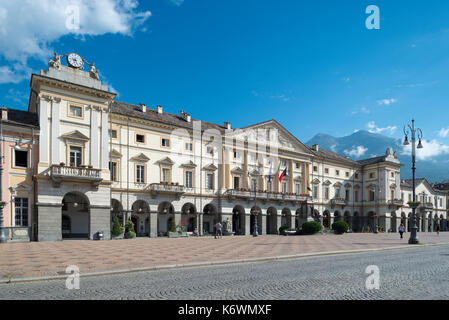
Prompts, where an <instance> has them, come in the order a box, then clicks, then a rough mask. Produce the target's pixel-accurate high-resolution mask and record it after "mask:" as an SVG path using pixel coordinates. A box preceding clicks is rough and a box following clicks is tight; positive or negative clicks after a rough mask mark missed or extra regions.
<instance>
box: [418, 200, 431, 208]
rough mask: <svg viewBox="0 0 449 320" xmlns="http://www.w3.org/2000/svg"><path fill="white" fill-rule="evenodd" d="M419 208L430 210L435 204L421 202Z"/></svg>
mask: <svg viewBox="0 0 449 320" xmlns="http://www.w3.org/2000/svg"><path fill="white" fill-rule="evenodd" d="M418 208H419V209H421V210H430V209H433V203H432V202H421V203H420V205H419V207H418Z"/></svg>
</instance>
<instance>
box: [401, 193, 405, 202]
mask: <svg viewBox="0 0 449 320" xmlns="http://www.w3.org/2000/svg"><path fill="white" fill-rule="evenodd" d="M401 200H404V192H401Z"/></svg>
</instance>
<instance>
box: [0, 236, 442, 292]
mask: <svg viewBox="0 0 449 320" xmlns="http://www.w3.org/2000/svg"><path fill="white" fill-rule="evenodd" d="M444 245H449V243H448V242H441V243H432V244H419V245H406V246H395V247H388V248H374V249H354V250H340V251H324V252H310V253H301V254H294V255H283V256H272V257H261V258H246V259H233V260H219V261H204V262H192V263H185V264H169V265H158V266H149V267H140V268H129V269H118V270H107V271H97V272H89V273H80V275H79V276H80V278H81V277H83V278H84V277H86V278H87V277H95V276H106V275H115V274H124V273H134V272H144V271H158V270H169V269H182V268H193V267H210V266H220V265H232V264H241V263H257V262H268V261H277V260H294V259H301V258H309V257H320V256H329V255H340V254H341V255H342V254H357V253H369V252H377V251H387V250H398V249H417V248H423V247H435V246H444ZM68 276H69V274H65V275H50V276H41V277H27V278H16V279H0V285H3V284H11V283H20V282H36V281H50V280H62V279H67V277H68Z"/></svg>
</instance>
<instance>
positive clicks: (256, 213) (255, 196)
mask: <svg viewBox="0 0 449 320" xmlns="http://www.w3.org/2000/svg"><path fill="white" fill-rule="evenodd" d="M248 175H250V174H248ZM251 176H253V177H256V179H255V180H254V184H253V187H254V208H253V209H252V210H251V212H250V213H251V214H252V215H254V231H253V237H257V236H258V235H259V231H258V230H257V229H259V227H258V225H257V216H258V215H259V214H260V213H261V212H260V210H258V208H257V176H258V175H257V174H255V173H253V174H251Z"/></svg>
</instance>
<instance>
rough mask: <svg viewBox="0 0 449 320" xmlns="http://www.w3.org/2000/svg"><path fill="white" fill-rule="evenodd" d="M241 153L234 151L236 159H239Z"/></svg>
mask: <svg viewBox="0 0 449 320" xmlns="http://www.w3.org/2000/svg"><path fill="white" fill-rule="evenodd" d="M238 157H239V153H238V152H237V151H234V159H238Z"/></svg>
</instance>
